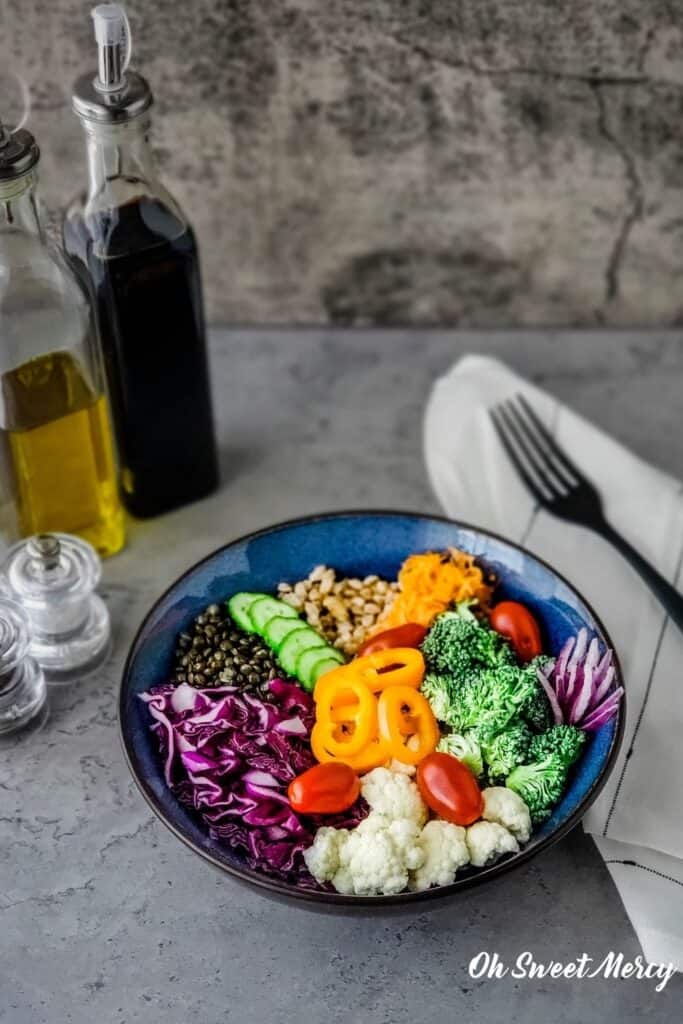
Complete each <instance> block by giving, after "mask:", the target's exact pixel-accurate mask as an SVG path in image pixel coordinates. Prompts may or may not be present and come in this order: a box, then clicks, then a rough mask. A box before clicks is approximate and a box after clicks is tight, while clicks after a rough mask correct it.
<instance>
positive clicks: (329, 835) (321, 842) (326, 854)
mask: <svg viewBox="0 0 683 1024" xmlns="http://www.w3.org/2000/svg"><path fill="white" fill-rule="evenodd" d="M348 835H349V833H348V832H347V830H346V829H345V828H330V827H329V826H327V825H324V826H323V827H322V828H319V829H318V831H317V832H316V834H315V839H314V840H313V845H312V846H309V847H308V849H307V850H305V851H304V860H305V862H306V867H307V868H308V870H309V871H310V872H311V874H312V875H313V877H314V878H315V880H316V882H331V881H332V879H333V878H334V876H335V875H336V874H337V872H338V871H339V853H340V850H341V847H342V846H343V845H344V843H345V842H346V840H347V838H348Z"/></svg>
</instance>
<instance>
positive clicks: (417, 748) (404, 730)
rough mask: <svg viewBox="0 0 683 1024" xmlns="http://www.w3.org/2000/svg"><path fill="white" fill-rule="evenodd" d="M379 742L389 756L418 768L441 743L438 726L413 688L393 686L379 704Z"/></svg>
mask: <svg viewBox="0 0 683 1024" xmlns="http://www.w3.org/2000/svg"><path fill="white" fill-rule="evenodd" d="M377 721H378V725H379V736H380V739H383V740H385V741H386V742H387V743H388V745H389V750H390V756H391V757H395V758H396V760H397V761H402V762H403V763H404V764H419V762H420V761H421V760H422V758H423V757H426V756H427V754H431V753H432V751H433V750H435V749H436V745H437V743H438V742H439V726H438V724H437V721H436V718H435V717H434V713H433V711H432V709H431V708H430V706H429V704H428V702H427V700H426V699H425V697H424V696H423V695H422V694H421V693H419V692H418V691H417V690H414V689H413V688H412V687H411V686H390V687H388V688H387V689H386V690H383V691H382V693H381V694H380V696H379V700H378V701H377Z"/></svg>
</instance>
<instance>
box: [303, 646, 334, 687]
mask: <svg viewBox="0 0 683 1024" xmlns="http://www.w3.org/2000/svg"><path fill="white" fill-rule="evenodd" d="M336 653H337V652H336V651H335V650H334V648H331V649H330V650H329V651H327V652H326V653H325V654H324V655H323V657H322V658H321V659H320V660H319V661H316V663H315V665H314V666H313V668H312V669H311V671H310V673H309V682H307V683H306V684H305V689H306V690H309V691H310V690H312V689H313V687H314V686H315V684H316V683H317V682H318V680H319V679H320V677H321V676H324V675H325V673H326V672H331V671H332V669H333V668H339V659H338V658H337V657H335V655H336ZM342 664H343V660H342Z"/></svg>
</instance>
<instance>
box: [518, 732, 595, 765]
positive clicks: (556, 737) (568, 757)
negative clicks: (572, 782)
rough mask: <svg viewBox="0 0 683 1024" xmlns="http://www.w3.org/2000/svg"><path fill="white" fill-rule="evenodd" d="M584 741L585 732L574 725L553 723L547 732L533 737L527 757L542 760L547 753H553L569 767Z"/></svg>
mask: <svg viewBox="0 0 683 1024" xmlns="http://www.w3.org/2000/svg"><path fill="white" fill-rule="evenodd" d="M585 742H586V734H585V732H583V731H582V730H581V729H577V727H576V726H575V725H554V726H553V727H552V728H551V729H548V731H547V732H543V733H541V734H540V736H534V737H533V739H532V740H531V744H530V746H529V759H530V760H532V761H542V760H543V759H544V758H545V757H547V756H548V754H554V755H555V756H556V757H559V758H560V760H561V761H562V763H563V764H564V765H565V766H566V767H567V768H569V767H570V766H571V765H573V764H574V762H575V761H576V760H577V759H578V757H579V755H580V754H581V750H582V748H583V745H584V743H585Z"/></svg>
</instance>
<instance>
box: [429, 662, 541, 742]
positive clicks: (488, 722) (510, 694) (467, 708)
mask: <svg viewBox="0 0 683 1024" xmlns="http://www.w3.org/2000/svg"><path fill="white" fill-rule="evenodd" d="M534 685H535V684H534V681H533V680H532V679H531V678H530V676H529V674H528V673H525V672H523V671H520V669H519V668H518V666H516V665H501V666H499V667H498V668H496V669H488V670H487V671H484V672H481V673H480V674H479V676H477V677H476V678H475V679H473V680H471V681H470V682H469V683H468V684H466V685H463V686H460V687H459V688H458V691H457V695H456V697H457V699H456V701H455V703H454V705H453V706H452V707H451V709H450V710H449V717H448V722H449V724H450V725H451V727H452V729H453V731H454V732H467V731H468V730H469V729H473V730H474V732H475V733H476V736H477V739H478V740H479V742H480V743H482V744H486V743H489V742H490V741H491V740H492V739H493V737H494V736H496V735H497V734H498V733H499V732H503V731H504V730H505V729H507V727H508V725H509V724H510V722H511V721H512V720H513V719H514V718H516V717H517V715H518V713H519V708H520V705H521V704H523V703H524V701H525V700H526V699H527V698H528V696H529V694H530V693H531V692H532V691H533V687H534Z"/></svg>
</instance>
